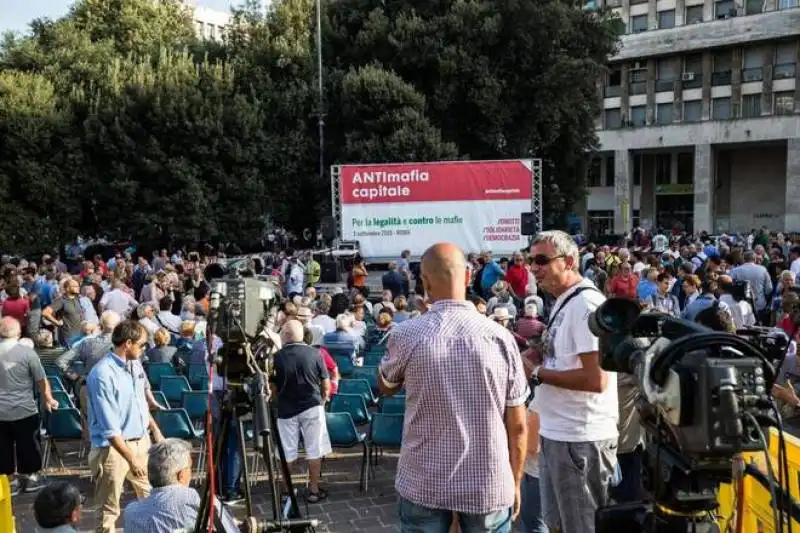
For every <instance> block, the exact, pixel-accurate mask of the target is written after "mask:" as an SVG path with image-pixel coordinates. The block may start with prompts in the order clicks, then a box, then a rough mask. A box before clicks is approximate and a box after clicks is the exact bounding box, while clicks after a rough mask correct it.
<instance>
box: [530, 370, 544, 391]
mask: <svg viewBox="0 0 800 533" xmlns="http://www.w3.org/2000/svg"><path fill="white" fill-rule="evenodd" d="M541 368H542V365H536V366H535V367H533V372H531V383H532V384H533V386H534V387H538V386H539V385H541V384H542V380H541V379H539V370H540V369H541Z"/></svg>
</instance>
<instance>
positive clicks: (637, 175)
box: [633, 154, 642, 187]
mask: <svg viewBox="0 0 800 533" xmlns="http://www.w3.org/2000/svg"><path fill="white" fill-rule="evenodd" d="M641 184H642V155H641V154H636V155H634V156H633V186H634V187H638V186H640V185H641Z"/></svg>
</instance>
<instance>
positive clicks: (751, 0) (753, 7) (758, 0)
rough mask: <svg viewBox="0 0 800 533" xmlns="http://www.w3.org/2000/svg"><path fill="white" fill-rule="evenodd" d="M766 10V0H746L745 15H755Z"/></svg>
mask: <svg viewBox="0 0 800 533" xmlns="http://www.w3.org/2000/svg"><path fill="white" fill-rule="evenodd" d="M763 10H764V0H746V1H745V4H744V13H745V15H755V14H756V13H761V12H762V11H763Z"/></svg>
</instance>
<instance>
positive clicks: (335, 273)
mask: <svg viewBox="0 0 800 533" xmlns="http://www.w3.org/2000/svg"><path fill="white" fill-rule="evenodd" d="M320 267H321V268H320V274H321V276H320V281H321V282H322V283H341V282H342V274H341V270H340V269H339V263H338V262H337V261H335V260H331V259H327V260H325V261H323V262H322V264H320Z"/></svg>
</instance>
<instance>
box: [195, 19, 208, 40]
mask: <svg viewBox="0 0 800 533" xmlns="http://www.w3.org/2000/svg"><path fill="white" fill-rule="evenodd" d="M205 26H206V25H205V24H203V23H202V22H200V21H199V20H195V21H194V31H195V33H196V34H197V36H198V37H203V35H204V33H203V29H204V28H205Z"/></svg>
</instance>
